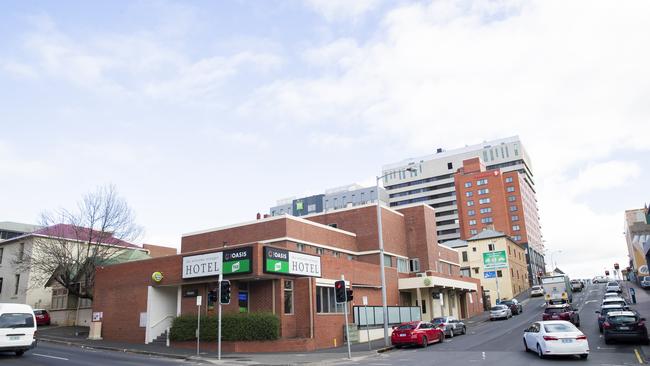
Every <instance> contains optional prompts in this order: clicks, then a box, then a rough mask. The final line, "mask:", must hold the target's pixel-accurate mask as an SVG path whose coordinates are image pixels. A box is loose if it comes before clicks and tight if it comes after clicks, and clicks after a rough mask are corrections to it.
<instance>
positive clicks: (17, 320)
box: [0, 313, 34, 328]
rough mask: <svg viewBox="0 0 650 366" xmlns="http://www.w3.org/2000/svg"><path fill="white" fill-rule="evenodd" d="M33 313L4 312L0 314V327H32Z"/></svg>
mask: <svg viewBox="0 0 650 366" xmlns="http://www.w3.org/2000/svg"><path fill="white" fill-rule="evenodd" d="M32 327H34V315H32V314H27V313H5V314H2V315H0V328H32Z"/></svg>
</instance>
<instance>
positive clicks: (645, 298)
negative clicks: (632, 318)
mask: <svg viewBox="0 0 650 366" xmlns="http://www.w3.org/2000/svg"><path fill="white" fill-rule="evenodd" d="M624 286H625V287H626V289H627V288H633V289H634V292H635V296H636V304H632V303H630V308H632V309H633V310H636V311H638V312H639V314H641V316H642V317H644V318H648V319H650V291H648V290H644V289H642V288H641V287H639V285H637V284H636V283H634V282H632V281H624ZM629 299H630V296H629V293H627V294H626V300H628V301H629ZM646 324H647V322H646ZM639 348H640V349H641V353H642V354H643V355H642V357H644V358H645V360H646V361H648V360H650V346H648V345H639Z"/></svg>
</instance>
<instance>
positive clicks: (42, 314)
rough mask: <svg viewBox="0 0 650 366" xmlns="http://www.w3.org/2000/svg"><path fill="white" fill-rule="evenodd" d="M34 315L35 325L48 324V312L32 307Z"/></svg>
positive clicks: (49, 320)
mask: <svg viewBox="0 0 650 366" xmlns="http://www.w3.org/2000/svg"><path fill="white" fill-rule="evenodd" d="M34 315H36V325H50V322H51V319H50V313H48V312H47V310H43V309H34Z"/></svg>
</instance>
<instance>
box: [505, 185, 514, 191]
mask: <svg viewBox="0 0 650 366" xmlns="http://www.w3.org/2000/svg"><path fill="white" fill-rule="evenodd" d="M514 191H515V187H514V186H508V187H507V188H506V192H514Z"/></svg>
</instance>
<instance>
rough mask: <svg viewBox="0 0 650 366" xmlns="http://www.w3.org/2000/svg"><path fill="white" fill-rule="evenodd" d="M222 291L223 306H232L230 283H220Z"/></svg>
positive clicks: (224, 281)
mask: <svg viewBox="0 0 650 366" xmlns="http://www.w3.org/2000/svg"><path fill="white" fill-rule="evenodd" d="M219 286H220V289H221V299H219V302H220V303H222V304H230V281H228V280H223V281H221V282H220V283H219Z"/></svg>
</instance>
